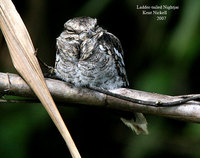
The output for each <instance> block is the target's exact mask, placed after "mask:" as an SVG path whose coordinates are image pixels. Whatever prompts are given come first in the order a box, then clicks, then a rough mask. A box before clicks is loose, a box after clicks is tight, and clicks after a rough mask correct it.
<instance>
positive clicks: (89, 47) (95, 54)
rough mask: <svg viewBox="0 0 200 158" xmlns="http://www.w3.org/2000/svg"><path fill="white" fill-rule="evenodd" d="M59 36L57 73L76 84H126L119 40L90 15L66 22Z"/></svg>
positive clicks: (109, 87) (111, 85) (107, 87)
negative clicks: (98, 24)
mask: <svg viewBox="0 0 200 158" xmlns="http://www.w3.org/2000/svg"><path fill="white" fill-rule="evenodd" d="M64 26H65V30H64V31H63V32H62V33H61V35H60V36H59V37H58V38H57V48H58V50H57V54H56V66H55V73H56V76H57V77H59V78H61V79H63V80H65V81H66V82H69V83H72V84H74V85H75V86H85V85H88V86H96V87H101V88H103V89H107V90H109V89H115V88H120V87H127V86H128V80H127V76H126V71H125V65H124V61H123V50H122V48H121V44H120V41H119V40H118V39H117V37H115V36H114V35H113V34H111V33H109V32H107V31H106V30H104V29H102V28H101V27H99V26H97V20H96V19H92V18H90V17H79V18H74V19H71V20H69V21H67V22H66V23H65V25H64Z"/></svg>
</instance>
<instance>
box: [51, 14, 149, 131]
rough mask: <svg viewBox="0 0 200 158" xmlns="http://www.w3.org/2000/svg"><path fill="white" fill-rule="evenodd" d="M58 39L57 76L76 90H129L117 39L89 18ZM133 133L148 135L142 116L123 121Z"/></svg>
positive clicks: (70, 26)
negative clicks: (96, 88) (93, 88)
mask: <svg viewBox="0 0 200 158" xmlns="http://www.w3.org/2000/svg"><path fill="white" fill-rule="evenodd" d="M64 28H65V29H64V31H63V32H62V33H61V34H60V36H59V37H58V38H57V43H56V45H57V53H56V62H55V68H54V72H55V76H56V77H57V78H60V79H62V80H64V81H66V82H67V83H70V84H73V85H75V86H77V87H83V86H89V87H99V88H102V89H104V90H112V89H116V88H121V87H128V86H129V83H128V79H127V75H126V70H125V64H124V60H123V56H124V53H123V50H122V46H121V43H120V41H119V40H118V38H117V37H116V36H114V35H113V34H111V33H109V32H107V31H106V30H104V29H103V28H101V27H99V26H98V25H97V20H96V19H95V18H90V17H77V18H73V19H70V20H68V21H67V22H66V23H65V24H64ZM122 121H123V122H124V123H125V124H126V125H127V126H129V127H130V128H131V129H132V130H134V131H136V133H137V134H139V133H148V131H147V122H146V119H145V117H144V116H143V114H141V113H133V118H132V119H126V118H122Z"/></svg>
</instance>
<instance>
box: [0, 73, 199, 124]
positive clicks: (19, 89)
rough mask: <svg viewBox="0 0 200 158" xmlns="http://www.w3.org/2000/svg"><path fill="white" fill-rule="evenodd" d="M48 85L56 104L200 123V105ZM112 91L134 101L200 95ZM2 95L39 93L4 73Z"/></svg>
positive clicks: (0, 84) (52, 82)
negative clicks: (116, 95)
mask: <svg viewBox="0 0 200 158" xmlns="http://www.w3.org/2000/svg"><path fill="white" fill-rule="evenodd" d="M46 83H47V86H48V88H49V90H50V92H51V94H52V96H53V97H54V99H55V100H56V101H59V102H60V101H62V102H70V103H78V104H84V105H88V106H96V107H101V108H108V109H113V110H119V111H123V112H124V111H127V112H141V113H146V114H152V115H159V116H165V117H169V118H176V119H179V120H185V121H190V122H196V123H200V102H199V101H189V102H187V103H185V104H181V105H178V106H174V107H153V106H147V105H143V104H137V103H132V102H129V101H124V100H122V99H118V98H115V97H112V96H109V95H105V94H102V93H99V92H94V91H92V90H89V89H87V88H77V87H72V86H71V85H68V84H66V83H65V82H63V81H59V80H54V79H46ZM111 92H113V93H117V94H120V95H123V96H127V97H130V98H133V99H140V100H143V101H150V102H163V103H165V102H173V101H177V100H180V99H181V98H185V97H191V96H192V97H195V96H199V95H184V96H167V95H161V94H156V93H149V92H143V91H138V90H133V89H127V88H120V89H115V90H112V91H111ZM0 94H2V95H5V94H9V95H15V96H23V97H31V98H33V97H35V94H34V93H33V92H32V90H31V89H30V88H29V86H28V85H27V84H26V83H25V81H24V80H23V79H22V78H21V77H20V76H18V75H16V74H10V73H0Z"/></svg>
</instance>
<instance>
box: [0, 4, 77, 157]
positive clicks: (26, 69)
mask: <svg viewBox="0 0 200 158" xmlns="http://www.w3.org/2000/svg"><path fill="white" fill-rule="evenodd" d="M0 27H1V30H2V32H3V34H4V37H5V40H6V42H7V45H8V48H9V52H10V56H11V58H12V62H13V65H14V67H15V68H16V69H17V71H18V72H19V73H20V75H21V76H22V77H23V78H24V80H25V81H26V82H27V83H28V85H29V86H30V87H31V88H32V90H33V91H34V93H35V94H36V95H37V97H38V98H39V100H40V101H41V102H42V104H43V105H44V107H45V109H46V110H47V112H48V113H49V115H50V117H51V118H52V120H53V122H54V123H55V125H56V126H57V128H58V130H59V131H60V133H61V135H62V136H63V138H64V140H65V142H66V143H67V146H68V148H69V150H70V153H71V155H72V157H73V158H80V157H81V156H80V154H79V152H78V150H77V148H76V146H75V144H74V142H73V140H72V138H71V136H70V133H69V131H68V129H67V127H66V126H65V123H64V121H63V119H62V117H61V116H60V113H59V111H58V109H57V107H56V105H55V103H54V101H53V99H52V97H51V95H50V93H49V90H48V88H47V86H46V83H45V80H44V77H43V74H42V71H41V68H40V66H39V63H38V60H37V58H36V57H35V49H34V46H33V44H32V41H31V38H30V36H29V34H28V31H27V29H26V27H25V25H24V23H23V21H22V19H21V17H20V15H19V14H18V12H17V11H16V9H15V6H14V5H13V3H12V1H11V0H0Z"/></svg>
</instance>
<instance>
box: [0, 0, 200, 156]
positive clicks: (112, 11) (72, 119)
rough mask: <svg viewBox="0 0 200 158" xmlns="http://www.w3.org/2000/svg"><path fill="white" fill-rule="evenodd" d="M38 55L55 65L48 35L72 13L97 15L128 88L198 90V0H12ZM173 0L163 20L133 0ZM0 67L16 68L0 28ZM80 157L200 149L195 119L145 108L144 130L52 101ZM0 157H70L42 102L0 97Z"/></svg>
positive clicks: (148, 0)
mask: <svg viewBox="0 0 200 158" xmlns="http://www.w3.org/2000/svg"><path fill="white" fill-rule="evenodd" d="M13 3H14V4H15V5H16V8H17V10H18V11H19V13H20V15H21V16H22V19H23V20H24V22H25V24H26V26H27V29H28V31H29V32H30V35H31V38H32V40H33V43H34V46H35V48H36V49H37V52H38V55H39V57H40V58H41V59H42V60H44V61H45V62H46V63H48V64H49V65H52V66H53V65H54V61H55V60H54V58H55V51H56V48H55V41H56V38H57V37H58V36H59V34H60V33H61V32H62V30H63V24H64V23H65V22H66V21H67V20H68V19H70V18H73V17H76V16H91V17H96V18H97V19H98V23H99V25H100V26H102V27H103V28H104V29H107V30H108V31H109V32H112V33H113V34H115V35H116V36H117V37H118V38H119V39H120V41H121V43H122V46H123V49H124V52H125V63H126V69H127V73H128V78H129V81H130V83H131V88H133V89H138V90H143V91H150V92H157V93H162V94H168V95H181V94H189V93H200V84H199V82H198V81H199V79H200V77H199V72H200V70H199V63H200V29H199V28H200V1H199V0H192V1H180V0H101V1H98V0H76V1H75V0H74V1H69V0H56V1H53V0H13ZM145 4H146V5H156V4H157V5H159V4H167V5H178V6H179V10H175V11H172V10H171V11H168V15H167V20H166V21H157V20H156V16H144V15H143V16H142V14H141V11H140V10H136V5H145ZM0 71H1V72H13V73H16V71H15V69H14V67H13V65H12V63H11V60H10V56H9V53H8V50H7V46H6V44H5V41H4V39H3V36H2V34H0ZM59 110H60V112H61V115H62V116H63V118H64V120H65V122H66V124H67V127H68V128H69V130H70V133H71V134H72V137H73V139H74V141H75V143H76V145H77V147H78V149H79V151H80V153H81V155H82V157H84V158H133V157H135V158H146V157H148V158H151V157H154V158H157V157H162V158H165V157H182V158H198V157H200V150H199V148H200V126H199V125H198V124H193V123H186V122H181V121H177V120H172V119H168V118H163V117H158V116H151V115H147V116H146V117H147V120H148V125H149V132H150V134H149V135H148V136H146V135H139V136H137V135H136V134H134V133H132V132H131V130H129V129H128V128H127V127H125V126H124V125H123V124H122V123H121V122H120V120H119V118H118V116H116V115H115V114H113V113H111V112H109V111H105V110H100V109H93V108H73V107H59ZM0 157H1V158H27V157H29V158H35V157H37V158H42V157H49V158H51V157H69V158H70V157H71V156H70V154H69V152H68V149H67V147H66V145H65V142H64V140H63V139H62V137H61V136H60V134H59V132H58V131H57V129H56V127H55V126H54V124H53V123H52V121H51V120H50V118H49V116H48V114H47V112H46V111H45V110H44V108H43V106H42V105H41V104H3V103H1V104H0Z"/></svg>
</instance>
